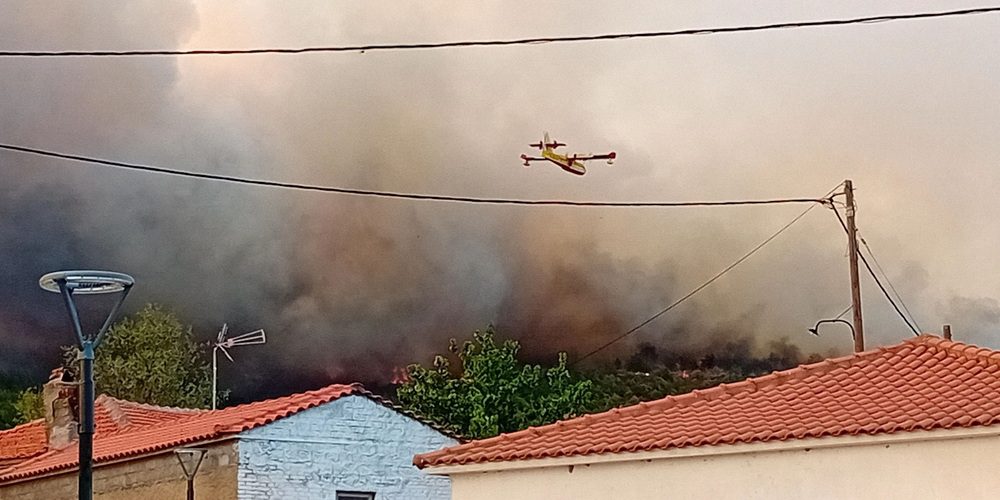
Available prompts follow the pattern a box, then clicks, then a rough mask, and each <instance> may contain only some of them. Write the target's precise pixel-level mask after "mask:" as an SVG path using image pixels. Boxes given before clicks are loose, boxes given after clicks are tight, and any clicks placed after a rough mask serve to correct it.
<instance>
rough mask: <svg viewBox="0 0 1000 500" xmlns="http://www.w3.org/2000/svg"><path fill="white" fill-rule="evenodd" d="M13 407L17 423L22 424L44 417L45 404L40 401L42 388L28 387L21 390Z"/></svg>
mask: <svg viewBox="0 0 1000 500" xmlns="http://www.w3.org/2000/svg"><path fill="white" fill-rule="evenodd" d="M14 409H15V410H16V411H17V419H18V423H22V424H23V423H26V422H31V421H32V420H37V419H39V418H45V404H44V403H43V402H42V390H41V389H40V388H38V387H29V388H27V389H25V390H23V391H21V393H20V395H18V398H17V401H15V402H14Z"/></svg>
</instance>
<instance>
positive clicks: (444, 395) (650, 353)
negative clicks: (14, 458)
mask: <svg viewBox="0 0 1000 500" xmlns="http://www.w3.org/2000/svg"><path fill="white" fill-rule="evenodd" d="M752 347H753V346H752V345H751V343H750V340H749V339H742V340H737V341H728V342H722V343H718V344H717V345H716V346H714V347H713V348H712V349H711V351H710V352H707V353H700V354H699V353H696V352H684V351H676V350H661V349H658V348H657V347H656V346H654V345H652V344H642V345H640V346H639V347H638V348H637V349H636V351H635V352H634V353H632V354H631V355H630V356H627V357H625V358H624V359H619V360H615V361H613V362H609V363H607V364H605V365H600V366H597V367H592V368H589V369H585V370H578V369H573V368H572V367H571V366H570V364H569V363H568V360H567V356H566V355H565V353H560V354H559V355H558V356H557V357H556V358H555V359H553V360H552V363H551V364H550V365H548V366H541V365H532V364H528V363H523V362H522V361H521V360H520V359H519V358H518V355H519V351H520V348H521V346H520V344H519V343H518V342H516V341H514V340H510V339H501V338H500V337H499V335H498V334H497V332H495V331H494V329H493V328H492V327H489V328H487V329H485V330H483V331H477V332H475V333H474V334H473V335H472V337H471V338H470V339H468V340H465V341H462V342H459V341H458V340H454V339H453V340H452V341H451V343H450V344H449V345H448V347H447V349H446V352H443V353H442V354H440V355H438V356H436V357H435V358H434V360H433V361H432V362H431V363H430V364H429V365H427V366H425V365H421V364H412V365H410V366H408V367H407V369H406V371H405V376H403V377H402V378H401V379H400V380H396V381H395V384H394V385H393V386H389V387H387V388H385V389H386V390H385V391H380V392H385V393H386V395H388V396H389V397H392V398H395V399H397V400H398V401H399V403H400V404H401V405H402V406H403V407H404V408H406V409H408V410H411V411H413V412H414V413H417V414H420V415H422V416H424V417H426V418H429V419H431V420H434V421H435V422H437V423H438V424H440V425H442V426H444V427H447V428H450V429H452V430H453V431H455V432H456V433H458V434H461V435H464V436H467V437H473V438H480V437H488V436H492V435H496V434H499V433H501V432H511V431H516V430H519V429H523V428H525V427H528V426H537V425H544V424H547V423H550V422H553V421H555V420H559V419H563V418H567V417H572V416H576V415H581V414H584V413H594V412H600V411H604V410H608V409H610V408H615V407H620V406H626V405H631V404H635V403H638V402H640V401H649V400H654V399H659V398H662V397H664V396H668V395H673V394H682V393H686V392H689V391H692V390H694V389H701V388H706V387H711V386H715V385H718V384H720V383H725V382H733V381H738V380H743V379H744V378H746V377H749V376H753V375H758V374H761V373H766V372H770V371H773V370H781V369H785V368H789V367H791V366H794V365H796V364H799V363H802V362H804V361H809V360H811V359H810V358H812V359H818V356H815V355H814V356H812V357H809V358H807V357H804V356H803V355H802V353H801V352H800V351H799V349H798V348H797V347H796V346H794V345H792V344H790V343H788V342H787V340H778V341H774V342H771V343H770V344H769V345H768V349H767V352H768V354H767V355H765V356H754V355H753V354H752V353H753V349H752ZM65 354H66V356H65V360H64V361H65V368H67V369H69V370H70V371H71V372H72V371H74V368H75V363H74V360H75V359H76V355H75V354H76V353H75V352H74V351H73V350H72V349H69V348H67V349H66V352H65ZM95 379H96V383H97V391H98V392H99V393H105V394H108V395H110V396H114V397H117V398H121V399H128V400H131V401H136V402H140V403H149V404H156V405H165V406H180V407H189V408H204V407H206V406H208V405H209V404H210V401H211V371H210V369H209V366H208V360H207V345H206V344H204V343H198V342H196V341H195V339H194V336H193V334H192V332H191V327H190V326H186V325H184V324H183V323H182V322H181V321H180V320H179V319H178V318H177V317H176V316H175V315H174V314H173V313H171V312H170V311H168V310H166V309H164V308H162V307H160V306H156V305H147V306H146V307H144V308H143V309H141V310H140V311H138V312H137V313H135V314H133V315H130V316H127V317H125V318H123V319H122V320H121V321H119V322H118V323H116V324H115V325H114V326H113V327H112V329H111V330H110V331H109V332H108V334H107V337H106V340H105V342H104V343H103V344H102V345H101V348H100V363H98V364H97V365H96V369H95ZM220 392H221V396H222V397H223V398H225V396H226V394H227V393H226V391H220ZM42 411H43V410H42V405H41V395H40V390H39V387H38V386H35V387H25V386H24V385H23V384H19V383H17V382H15V381H12V380H4V379H3V377H2V376H0V429H4V428H9V427H12V426H14V425H16V424H18V423H23V422H26V421H29V420H32V419H35V418H40V416H42V415H43V413H42Z"/></svg>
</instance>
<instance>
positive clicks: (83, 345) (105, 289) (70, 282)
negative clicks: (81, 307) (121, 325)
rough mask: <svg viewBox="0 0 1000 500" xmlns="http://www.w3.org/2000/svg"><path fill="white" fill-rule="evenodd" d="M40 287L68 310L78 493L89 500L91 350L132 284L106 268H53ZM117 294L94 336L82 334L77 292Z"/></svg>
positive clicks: (91, 481) (128, 278) (91, 484)
mask: <svg viewBox="0 0 1000 500" xmlns="http://www.w3.org/2000/svg"><path fill="white" fill-rule="evenodd" d="M38 284H39V286H41V287H42V289H43V290H46V291H49V292H54V293H59V294H60V295H62V298H63V302H65V303H66V309H67V311H68V312H69V319H70V322H71V323H72V324H73V332H74V333H75V334H76V339H77V342H78V347H79V349H80V356H79V359H80V371H81V376H82V379H83V380H82V385H81V386H80V390H81V392H82V394H81V395H80V401H81V404H80V416H79V418H80V428H79V439H80V446H79V450H80V475H79V489H78V495H79V498H80V500H91V499H92V498H93V496H94V478H93V456H94V351H95V350H96V349H97V346H98V345H100V343H101V337H102V336H103V335H104V333H105V332H106V331H107V330H108V328H109V327H110V326H111V322H112V321H114V318H115V316H116V315H117V314H118V309H119V308H120V307H121V305H122V302H124V301H125V297H126V296H128V292H129V290H131V288H132V285H133V284H135V280H134V279H132V277H131V276H129V275H127V274H122V273H114V272H109V271H57V272H54V273H49V274H46V275H45V276H42V277H41V279H39V280H38ZM109 293H117V294H119V296H118V300H117V301H116V302H115V304H114V306H113V307H112V308H111V312H110V313H109V314H108V318H107V319H106V320H105V321H104V325H103V326H101V329H100V330H99V331H98V332H97V333H96V334H95V335H84V333H83V327H82V326H80V315H79V313H78V312H77V308H76V303H75V302H74V300H73V296H74V294H77V295H96V294H109Z"/></svg>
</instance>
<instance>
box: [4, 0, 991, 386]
mask: <svg viewBox="0 0 1000 500" xmlns="http://www.w3.org/2000/svg"><path fill="white" fill-rule="evenodd" d="M117 5H118V4H115V3H112V2H99V3H97V4H88V5H87V6H86V8H84V7H82V6H66V5H64V4H61V3H60V4H56V3H51V4H47V6H46V5H45V4H39V2H7V3H4V4H3V5H2V6H0V46H2V47H3V48H6V49H71V48H79V49H127V48H205V47H256V46H305V45H317V44H353V43H373V42H415V41H441V40H454V39H485V38H511V37H520V36H535V35H569V34H581V33H599V32H617V31H638V30H654V29H655V30H661V29H674V28H689V27H708V26H725V25H737V24H756V23H765V22H776V21H788V20H795V19H801V20H812V19H822V18H834V17H855V16H861V15H872V14H881V13H900V12H916V11H925V10H945V9H956V8H962V7H973V6H978V5H984V4H981V3H980V4H977V3H973V2H940V1H939V2H931V1H923V2H917V1H907V2H888V1H887V2H878V3H873V2H861V1H844V2H836V3H833V2H761V1H758V2H743V1H733V2H720V1H687V2H684V1H677V2H662V1H648V2H628V3H623V2H597V1H571V2H570V1H567V2H542V1H531V2H527V1H524V2H515V1H503V2H499V1H497V2H455V1H421V2H396V1H393V2H371V1H366V2H336V3H332V2H319V1H316V2H295V3H293V4H289V3H284V2H282V3H277V2H239V3H238V4H237V3H223V2H195V3H193V4H188V3H181V2H178V3H174V4H166V3H162V2H130V3H129V4H128V5H129V6H128V7H126V8H124V9H123V8H121V7H118V6H117ZM74 10H76V11H75V12H74ZM998 32H1000V15H982V16H972V17H964V18H956V19H936V20H922V21H907V22H897V23H883V24H874V25H863V26H850V27H837V28H810V29H798V30H786V31H778V32H765V33H750V34H732V35H714V36H694V37H684V38H671V39H662V40H631V41H617V42H598V43H581V44H572V45H538V46H527V47H512V48H472V49H459V50H440V51H412V52H405V53H404V52H398V53H388V52H386V53H382V52H376V53H366V54H312V55H301V56H245V57H231V58H212V57H192V58H185V59H181V60H176V59H170V58H159V59H129V60H82V59H81V60H0V67H3V68H4V69H3V74H4V75H5V76H6V77H5V78H3V79H0V139H2V140H3V142H9V143H17V144H23V145H28V146H36V147H40V148H47V149H53V150H59V151H65V152H70V153H79V154H90V155H94V156H100V157H108V158H114V159H121V160H125V161H136V162H145V163H152V164H160V165H164V166H172V167H175V168H183V169H190V170H197V171H211V172H220V173H238V174H245V175H250V176H254V177H266V178H271V179H281V180H287V181H295V182H309V183H317V184H328V185H339V186H350V187H359V188H369V189H386V190H393V191H415V192H428V193H439V194H456V195H479V196H503V197H518V198H570V199H605V200H695V199H728V198H764V197H781V196H796V197H798V196H819V195H822V194H823V193H825V192H826V191H827V190H829V189H831V188H833V187H834V186H836V185H837V184H838V183H839V182H840V181H842V180H843V179H844V178H852V179H853V180H854V181H855V184H856V186H857V188H858V194H857V196H858V200H859V206H860V212H859V227H860V229H861V232H862V234H863V235H864V236H865V237H866V239H867V241H868V242H869V243H870V244H871V245H872V247H873V249H874V250H875V252H876V254H877V256H878V257H879V260H880V261H881V263H882V264H883V266H884V267H886V270H887V271H888V273H889V276H890V277H891V279H892V280H893V282H894V284H895V285H896V287H897V288H898V289H899V290H900V292H901V293H902V294H903V297H904V298H905V299H906V301H907V303H908V305H909V307H910V309H911V310H912V311H913V312H914V315H915V316H916V318H917V320H918V321H919V322H920V323H921V325H922V326H923V327H924V329H925V330H931V331H937V330H938V329H939V327H940V325H941V324H942V323H945V322H950V323H952V324H954V325H955V334H956V336H957V337H959V338H960V339H963V340H968V341H972V342H976V343H980V344H983V345H988V346H991V347H1000V339H998V337H997V336H996V329H997V326H998V324H997V323H998V318H1000V305H998V303H997V302H996V300H995V299H994V298H995V297H996V296H997V279H996V278H995V276H997V275H998V272H1000V261H998V260H997V259H995V258H994V253H995V251H994V249H995V248H997V247H998V246H1000V229H998V228H997V225H996V224H995V221H994V218H995V216H996V215H995V214H997V213H1000V211H998V208H1000V202H998V201H997V199H996V197H995V196H993V190H994V188H995V186H997V185H1000V182H998V181H1000V169H998V168H997V165H998V162H1000V141H997V140H996V137H995V134H996V130H998V129H1000V86H998V85H997V84H996V81H997V77H998V74H1000V55H998V54H1000V37H998V36H997V34H998ZM542 130H548V131H550V132H552V134H553V136H554V137H555V138H558V139H559V140H561V141H564V142H567V143H569V148H568V149H570V150H580V151H583V152H586V151H593V152H600V151H606V150H609V149H614V150H617V151H618V152H619V155H620V160H619V162H617V164H616V165H614V166H610V167H609V166H605V165H603V164H594V165H593V166H592V167H591V168H590V173H588V175H587V176H585V177H582V178H576V177H571V176H569V175H567V174H565V173H563V172H561V171H559V170H557V169H555V168H548V167H545V166H543V165H537V166H533V167H532V168H531V169H522V168H520V167H519V163H518V161H517V156H518V155H519V154H521V153H522V152H528V151H527V148H526V144H527V143H528V142H534V141H536V140H537V139H538V137H539V135H540V134H541V132H542ZM0 178H2V180H3V182H2V183H0V194H2V195H3V198H4V199H5V200H4V202H3V203H2V209H3V210H6V211H8V214H12V213H14V211H15V210H20V212H18V213H19V214H20V215H18V216H17V217H11V216H8V215H5V216H4V219H3V222H0V234H2V236H3V237H4V238H5V239H6V241H5V242H3V243H0V250H2V255H0V256H2V258H3V260H4V262H3V264H0V270H3V271H4V274H6V275H7V279H10V280H12V282H11V283H12V284H11V286H13V287H14V288H16V289H18V291H17V292H16V293H15V294H14V296H15V298H14V299H8V301H7V303H8V305H6V306H3V307H4V310H3V311H0V336H5V337H7V338H11V339H15V340H14V342H13V344H14V346H15V348H14V350H12V351H11V352H17V353H23V352H33V353H34V352H39V349H48V348H49V346H50V345H52V344H53V343H55V342H57V340H58V339H59V338H60V337H59V336H60V335H61V334H62V332H60V331H59V330H58V328H59V326H60V324H59V322H58V321H59V320H61V319H62V318H61V316H52V315H49V314H48V313H41V312H39V311H40V310H42V309H43V308H58V307H59V304H58V302H57V301H53V300H48V299H49V298H48V297H45V296H43V295H41V292H36V291H35V290H34V289H33V287H34V286H35V285H34V283H33V282H32V281H30V280H28V278H31V277H32V276H33V275H34V274H41V272H42V271H46V270H50V269H48V268H49V267H53V266H55V267H64V266H70V267H75V266H83V265H101V266H105V267H111V268H115V269H119V270H123V271H128V272H132V273H134V274H136V276H137V278H139V283H140V285H139V287H138V288H137V292H138V293H137V294H136V297H135V298H134V300H135V301H136V303H139V302H141V301H143V300H156V301H159V302H163V303H166V304H168V305H170V306H172V307H174V308H177V309H178V310H179V312H181V313H182V314H184V315H187V316H189V317H191V318H193V320H196V321H197V322H199V324H203V325H209V326H210V325H213V324H216V323H219V322H221V321H225V320H228V321H231V322H232V321H235V322H237V323H238V324H239V323H242V324H241V326H245V327H248V328H250V327H257V326H265V327H266V328H269V329H270V330H269V332H270V331H273V332H274V333H272V336H271V338H272V339H275V340H274V342H275V344H274V347H273V349H274V352H275V353H281V354H282V355H283V356H280V358H281V359H280V361H273V363H275V366H274V367H273V369H274V370H286V369H299V367H303V366H305V367H307V368H302V369H303V370H306V369H307V370H313V371H318V372H322V373H325V374H326V375H328V376H330V377H349V376H352V375H353V371H354V370H358V369H359V368H358V363H357V359H359V358H362V357H363V358H370V359H375V362H374V363H373V364H375V365H378V366H384V365H387V364H401V363H406V362H409V361H412V360H413V357H414V356H418V355H424V354H427V353H429V352H431V351H432V350H434V349H438V348H440V346H441V345H443V344H442V343H441V342H442V340H443V339H446V338H447V337H449V336H455V335H462V334H464V333H465V332H467V331H468V330H470V329H472V328H476V327H481V326H483V325H485V324H486V323H487V322H490V321H494V322H497V323H499V324H500V325H501V326H503V325H507V326H508V327H509V329H510V330H512V333H513V334H515V335H519V336H522V338H523V340H524V341H525V343H526V344H527V345H529V346H531V345H532V342H535V344H536V347H537V348H538V349H540V350H541V351H546V352H547V351H550V350H552V349H570V350H574V351H577V352H579V351H586V350H587V349H588V348H589V347H590V346H592V345H593V344H594V343H595V342H597V343H599V340H600V339H602V338H607V337H609V336H613V335H614V334H616V333H617V332H618V331H621V330H622V329H625V328H628V327H629V326H631V324H633V323H635V322H637V321H639V320H641V319H643V318H644V317H646V316H648V315H649V314H651V313H653V312H655V311H656V310H658V309H660V308H661V307H662V306H663V305H665V304H667V303H669V302H671V301H672V300H673V299H675V298H676V297H677V296H679V295H682V294H683V293H686V292H687V291H688V290H689V289H690V288H693V287H694V286H697V285H698V284H699V283H700V282H702V281H704V280H705V279H707V278H708V277H711V276H712V275H713V274H714V273H715V272H717V271H718V270H719V269H721V268H722V267H724V266H726V265H727V264H729V263H730V262H731V261H732V260H734V259H736V258H737V257H739V256H740V255H741V254H742V253H743V252H745V251H746V250H748V249H749V248H751V247H752V246H753V245H755V244H756V243H757V242H759V241H760V240H762V239H763V238H765V237H766V236H768V235H769V234H770V233H771V232H773V231H774V230H776V229H777V228H779V227H780V226H781V225H783V224H784V223H785V222H787V221H788V220H790V219H791V218H792V217H793V216H794V215H795V214H796V213H798V211H800V210H801V207H756V208H714V209H704V208H698V209H669V210H662V209H635V210H633V209H626V210H605V209H562V208H557V209H518V208H496V207H471V208H470V207H456V206H447V205H441V204H418V203H405V202H395V201H372V200H360V199H352V198H344V197H338V196H332V195H316V194H301V193H290V192H280V191H275V190H268V189H259V188H245V187H233V186H227V185H220V184H215V183H205V182H197V181H190V180H179V179H170V178H163V177H155V176H149V175H145V174H133V173H123V172H114V171H108V170H104V169H100V168H92V167H82V166H78V165H72V164H65V163H60V162H53V161H48V160H39V159H32V158H28V157H25V156H22V155H14V154H11V153H0ZM52 192H58V193H59V194H58V195H57V196H53V195H50V193H52ZM28 206H30V207H32V208H31V210H30V211H29V210H28V209H26V208H25V207H28ZM59 231H66V232H69V233H71V234H72V235H73V237H74V238H76V240H74V242H73V244H72V245H69V244H64V243H55V241H56V239H57V238H56V236H55V235H54V234H52V233H58V232H59ZM26 232H30V233H31V235H30V236H25V233H26ZM57 250H58V251H57ZM15 278H16V279H15ZM5 281H6V280H5ZM848 292H849V289H848V284H847V263H846V254H845V241H844V238H843V235H842V233H841V232H840V231H839V228H838V226H837V222H836V219H835V218H834V217H833V215H832V214H831V213H829V211H827V210H822V209H816V210H813V212H812V213H810V214H809V215H808V216H807V217H806V218H805V219H803V220H802V221H801V222H800V223H799V224H798V225H796V226H795V227H794V228H792V229H791V230H789V231H788V232H787V233H786V234H785V235H783V236H781V238H780V239H778V240H776V241H775V242H774V243H772V244H771V245H769V246H768V247H767V248H765V249H764V250H763V251H761V252H760V253H759V254H758V255H756V256H754V257H753V258H752V259H751V260H749V261H747V262H746V263H745V264H744V265H743V266H741V267H740V268H738V269H737V270H735V271H734V272H733V273H731V274H730V275H728V276H727V277H726V278H725V279H724V280H722V281H720V282H719V283H717V284H716V285H714V286H713V287H711V288H709V289H707V290H705V291H704V292H703V293H702V294H700V295H699V296H698V297H697V300H695V301H693V302H692V303H691V304H689V305H685V306H683V307H682V308H679V309H678V310H677V311H676V313H672V314H671V315H669V316H666V317H664V318H663V319H662V320H661V321H659V322H657V323H655V324H654V325H651V326H650V327H649V328H648V329H647V330H645V331H644V332H643V333H641V334H639V335H637V340H638V339H641V340H651V341H655V342H658V343H661V344H665V345H670V344H674V343H676V344H677V345H681V344H683V345H687V346H697V345H700V344H701V343H706V344H707V343H708V342H709V340H707V339H704V338H700V337H701V336H702V335H705V336H708V337H714V336H716V335H724V336H725V335H743V334H752V335H754V336H755V337H756V338H758V339H760V340H764V339H770V338H776V337H780V336H788V337H791V338H792V339H793V341H794V342H796V343H797V344H799V345H800V346H801V347H802V348H803V350H805V351H819V352H823V353H826V352H827V351H828V350H829V349H831V348H834V349H838V350H839V351H840V352H845V351H846V350H847V349H848V348H849V345H850V344H849V340H848V339H846V338H844V337H845V336H846V333H843V332H837V331H831V332H829V333H828V334H826V336H825V337H824V338H823V339H819V340H816V339H814V338H812V337H809V336H807V335H805V334H804V332H805V328H807V327H808V326H811V324H812V322H814V321H815V320H816V319H820V318H825V317H829V316H833V315H836V314H837V313H839V312H840V311H841V310H842V309H843V308H844V307H845V306H846V305H847V304H848V303H849V293H848ZM864 298H865V304H866V309H865V313H866V319H867V322H868V325H869V326H868V337H869V344H873V345H879V344H888V343H893V342H896V341H899V340H901V339H904V338H906V336H907V335H908V334H907V330H906V329H905V327H904V326H903V325H902V323H901V322H900V321H899V320H898V318H896V317H895V315H894V313H893V312H892V311H891V308H890V307H889V305H888V304H887V303H885V301H884V300H883V299H882V298H881V297H880V296H879V295H878V292H877V290H876V289H875V288H874V287H872V286H869V285H866V287H865V289H864ZM3 303H4V301H3V300H0V305H2V304H3ZM60 313H61V311H60ZM41 325H44V326H41ZM678 326H684V332H683V333H677V330H676V328H677V327H678ZM26 328H42V329H44V330H45V331H46V333H45V334H44V335H42V336H41V340H38V339H34V340H31V341H28V340H25V339H24V333H23V331H22V330H24V329H26ZM595 330H601V331H602V332H603V333H598V334H595V333H593V332H594V331H595ZM553 332H556V333H553ZM719 332H727V333H719ZM205 333H206V334H207V333H209V332H205ZM626 347H627V346H626ZM14 359H15V358H14V357H13V356H6V355H0V367H3V366H7V367H10V366H12V364H13V362H14ZM265 371H266V370H265ZM366 376H367V375H366Z"/></svg>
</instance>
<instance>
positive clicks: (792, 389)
mask: <svg viewBox="0 0 1000 500" xmlns="http://www.w3.org/2000/svg"><path fill="white" fill-rule="evenodd" d="M998 401H1000V352H996V351H991V350H989V349H982V348H979V347H976V346H970V345H966V344H962V343H958V342H952V341H948V340H943V339H940V338H937V337H934V336H931V335H922V336H920V337H917V338H915V339H912V340H909V341H906V342H903V343H901V344H898V345H895V346H891V347H883V348H879V349H876V350H872V351H867V352H863V353H858V354H854V355H851V356H846V357H842V358H835V359H829V360H826V361H821V362H819V363H815V364H811V365H803V366H799V367H797V368H793V369H790V370H784V371H781V372H774V373H772V374H770V375H765V376H762V377H756V378H751V379H747V380H745V381H742V382H737V383H732V384H725V385H720V386H718V387H715V388H711V389H705V390H700V391H693V392H691V393H689V394H684V395H680V396H671V397H667V398H664V399H660V400H657V401H649V402H645V403H640V404H637V405H634V406H629V407H626V408H621V409H614V410H610V411H607V412H604V413H599V414H595V415H587V416H584V417H579V418H575V419H571V420H565V421H560V422H557V423H555V424H551V425H547V426H543V427H534V428H530V429H526V430H523V431H519V432H514V433H510V434H506V435H501V436H498V437H493V438H489V439H483V440H479V441H472V442H469V443H465V444H461V445H458V446H454V447H451V448H445V449H443V450H439V451H435V452H431V453H426V454H422V455H417V456H416V457H415V458H414V463H415V464H416V465H418V466H419V467H429V466H440V465H461V464H469V463H481V462H495V461H507V460H524V459H536V458H546V457H565V456H574V455H587V454H597V453H619V452H629V451H649V450H662V449H669V448H680V447H685V446H703V445H713V444H728V443H750V442H759V441H775V440H788V439H801V438H807V437H821V436H838V435H844V434H849V435H857V434H879V433H891V432H900V431H910V430H918V429H937V428H948V427H966V426H973V425H991V424H993V423H995V422H997V421H998V420H1000V403H998Z"/></svg>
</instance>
